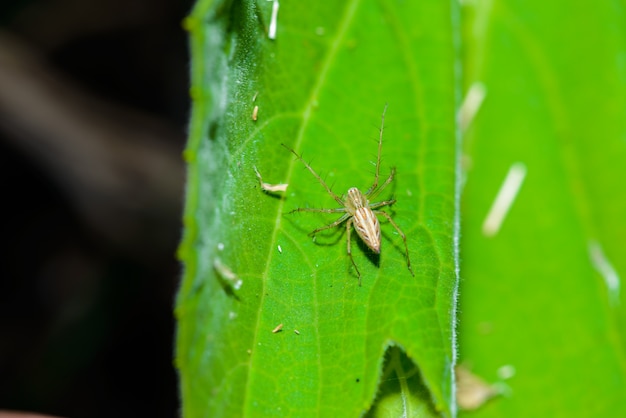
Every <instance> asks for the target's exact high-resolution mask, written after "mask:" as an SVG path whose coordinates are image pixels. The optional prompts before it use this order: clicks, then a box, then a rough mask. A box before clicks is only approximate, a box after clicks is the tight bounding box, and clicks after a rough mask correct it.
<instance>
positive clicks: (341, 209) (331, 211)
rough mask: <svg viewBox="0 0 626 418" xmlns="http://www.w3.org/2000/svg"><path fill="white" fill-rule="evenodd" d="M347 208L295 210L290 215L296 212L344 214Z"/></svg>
mask: <svg viewBox="0 0 626 418" xmlns="http://www.w3.org/2000/svg"><path fill="white" fill-rule="evenodd" d="M345 211H346V208H334V209H318V208H295V209H294V210H292V211H289V212H288V213H294V212H321V213H342V212H345Z"/></svg>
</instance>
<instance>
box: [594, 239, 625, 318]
mask: <svg viewBox="0 0 626 418" xmlns="http://www.w3.org/2000/svg"><path fill="white" fill-rule="evenodd" d="M589 258H591V264H593V267H594V268H595V269H596V271H597V272H598V273H600V275H601V276H602V278H603V279H604V283H605V284H606V287H607V290H608V291H609V303H610V304H611V306H612V307H616V306H617V305H619V287H620V278H619V276H618V274H617V271H615V268H614V267H613V266H612V265H611V263H610V262H609V260H608V259H607V258H606V255H605V254H604V251H603V250H602V246H601V245H600V243H598V242H596V241H590V242H589Z"/></svg>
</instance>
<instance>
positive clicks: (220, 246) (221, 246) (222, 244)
mask: <svg viewBox="0 0 626 418" xmlns="http://www.w3.org/2000/svg"><path fill="white" fill-rule="evenodd" d="M217 249H218V250H220V251H224V243H222V242H218V243H217Z"/></svg>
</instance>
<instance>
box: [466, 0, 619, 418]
mask: <svg viewBox="0 0 626 418" xmlns="http://www.w3.org/2000/svg"><path fill="white" fill-rule="evenodd" d="M475 3H476V4H475V6H472V7H468V8H467V9H465V11H467V12H468V13H467V17H468V22H469V24H470V26H469V27H468V29H469V30H468V32H467V34H468V36H467V37H466V40H467V43H466V45H467V46H468V48H467V51H468V54H467V63H468V66H467V68H468V69H469V71H468V79H467V81H468V84H469V83H471V82H473V81H481V82H482V83H484V85H485V86H486V89H487V95H486V99H485V101H484V104H483V106H482V108H481V109H480V110H479V113H478V115H477V118H476V119H475V120H474V123H473V125H472V127H471V128H470V130H469V131H468V136H467V141H466V151H467V153H468V156H469V158H468V161H469V164H468V175H467V183H466V187H465V189H464V197H463V217H462V219H463V222H462V224H463V231H464V233H463V236H462V237H463V239H462V260H463V262H462V272H463V274H462V277H463V286H462V292H461V308H462V312H463V315H462V317H461V321H460V324H461V327H460V330H461V338H460V340H461V344H460V347H461V349H460V351H461V359H462V362H464V363H467V364H468V365H470V366H471V367H472V370H473V371H474V373H476V374H478V375H480V376H482V377H484V378H485V379H487V380H490V381H496V380H498V377H497V371H498V369H500V368H501V367H502V366H505V365H507V366H513V368H511V367H507V368H506V370H508V371H511V370H515V375H514V376H513V377H512V378H510V380H507V382H506V384H507V385H508V386H509V391H508V395H507V396H503V397H499V398H496V399H494V400H492V401H490V402H489V403H487V404H485V405H484V406H483V407H482V408H481V409H480V410H479V411H477V412H476V413H473V414H471V416H476V417H517V416H520V417H521V416H523V417H557V416H560V417H611V416H626V361H625V360H626V359H625V355H626V352H625V350H624V348H625V343H626V328H625V325H626V321H625V319H626V317H625V313H624V312H625V311H624V306H626V304H625V301H626V299H624V294H623V291H622V292H620V291H619V279H620V277H622V278H623V277H624V274H625V273H626V257H624V248H625V247H624V238H625V237H626V187H625V183H624V181H625V180H626V164H624V162H625V161H626V118H625V110H626V19H625V17H626V16H625V12H624V7H625V5H624V2H620V1H604V2H593V3H586V2H570V1H562V0H559V1H551V2H545V1H537V0H531V1H523V2H520V1H512V0H504V1H499V2H492V1H478V2H475ZM518 162H519V163H522V164H523V165H524V166H525V167H526V169H527V175H526V179H525V181H524V183H523V184H522V186H521V188H520V191H519V194H518V195H517V197H516V199H515V200H514V202H513V204H512V207H511V209H510V211H509V213H508V215H507V216H506V218H505V219H504V221H503V223H502V227H501V229H500V231H499V232H498V233H497V234H496V235H495V236H493V237H487V236H485V235H484V234H483V232H482V231H481V229H482V223H483V221H484V219H485V217H486V214H487V212H488V210H489V208H490V206H491V204H492V202H493V200H494V199H495V196H496V193H497V192H498V189H499V188H500V185H501V184H502V182H503V180H504V178H505V175H506V174H507V171H508V170H509V167H511V166H512V165H513V164H514V163H518ZM468 416H470V414H468Z"/></svg>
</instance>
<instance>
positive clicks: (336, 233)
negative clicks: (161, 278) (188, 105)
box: [177, 0, 626, 417]
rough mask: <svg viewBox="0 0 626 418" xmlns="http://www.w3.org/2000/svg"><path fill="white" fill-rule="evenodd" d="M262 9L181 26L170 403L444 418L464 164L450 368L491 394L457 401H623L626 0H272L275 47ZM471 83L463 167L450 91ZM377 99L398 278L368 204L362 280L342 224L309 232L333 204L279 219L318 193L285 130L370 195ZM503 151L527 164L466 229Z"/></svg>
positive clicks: (538, 406) (340, 186)
mask: <svg viewBox="0 0 626 418" xmlns="http://www.w3.org/2000/svg"><path fill="white" fill-rule="evenodd" d="M316 3H320V4H316ZM272 4H273V3H272V2H266V1H262V0H260V1H258V2H253V1H225V2H216V3H214V2H212V1H199V2H198V4H197V5H196V8H195V9H194V12H193V14H192V15H191V17H190V18H189V19H188V20H187V21H186V25H187V27H188V29H189V30H190V33H191V39H192V43H191V45H192V73H193V86H192V91H191V93H192V97H193V99H194V103H193V109H192V112H193V114H192V120H191V125H190V141H189V146H188V149H187V152H186V158H187V159H188V161H189V183H188V193H187V205H186V213H185V238H184V240H183V244H182V245H181V250H180V256H181V259H182V260H183V262H184V266H185V275H184V281H183V283H182V286H181V289H180V293H179V298H178V303H177V315H178V318H179V331H178V347H177V365H178V367H179V370H180V373H181V392H182V401H183V412H184V415H185V416H188V417H196V416H211V417H213V416H242V415H246V416H299V417H302V416H356V415H359V414H366V415H367V416H399V415H402V414H404V415H405V416H437V415H443V416H454V415H455V413H456V407H455V405H454V402H453V400H452V397H453V382H452V380H453V372H452V367H453V364H454V359H455V353H454V351H453V350H454V348H455V341H454V332H453V330H454V325H455V323H456V321H457V319H456V318H455V308H456V300H455V295H456V278H455V266H456V261H455V253H456V251H457V249H456V248H455V245H457V243H458V240H457V238H458V234H457V233H456V231H455V225H456V219H457V217H458V216H459V211H458V210H455V209H456V208H458V203H459V202H458V197H457V196H458V192H459V190H458V188H457V187H456V186H455V184H457V181H456V179H457V178H458V177H459V176H461V175H462V176H463V178H464V179H465V182H464V186H463V191H462V192H463V193H462V196H463V199H462V207H461V209H462V214H461V225H462V231H463V233H462V234H461V236H460V239H461V241H460V250H461V259H462V263H461V277H462V279H463V280H462V282H461V284H462V286H461V293H460V294H461V299H460V308H461V312H462V315H461V317H460V319H459V321H458V322H459V335H460V341H459V344H458V345H459V351H460V362H461V363H462V364H464V365H465V366H467V367H468V368H470V369H471V370H472V371H473V373H475V374H476V375H478V376H480V377H482V378H483V379H485V380H487V381H490V382H496V381H501V382H500V383H501V384H500V386H499V387H500V388H506V390H504V391H503V392H504V393H503V394H502V395H501V396H498V397H496V398H495V399H492V400H490V401H488V402H486V403H485V404H484V405H481V406H480V407H479V408H478V410H477V411H474V412H471V413H470V412H462V413H461V414H460V415H462V416H465V415H467V416H469V415H471V416H476V417H483V416H484V417H502V416H504V417H516V416H523V417H528V416H533V417H543V416H546V417H547V416H549V417H555V416H563V417H590V416H594V417H595V416H624V415H626V358H625V356H626V353H625V345H626V333H625V330H626V328H625V325H626V317H625V315H626V314H625V313H624V308H623V306H625V303H624V296H623V292H620V289H619V280H620V278H621V277H623V276H624V274H625V272H626V257H624V256H623V248H624V245H623V243H622V241H623V239H624V237H626V221H625V219H626V190H625V187H624V179H626V164H624V161H626V122H625V121H626V118H624V110H625V109H626V36H625V34H626V19H625V12H624V4H623V3H620V2H616V1H613V2H611V1H607V2H600V3H593V4H592V5H591V4H587V3H581V2H578V3H576V2H573V3H572V2H565V1H564V0H557V1H553V2H547V3H546V2H539V1H538V0H529V1H523V2H520V1H514V0H503V1H499V2H494V1H490V0H475V1H470V0H466V1H464V2H463V4H464V6H463V8H462V12H463V14H462V18H463V23H464V25H463V27H462V28H461V27H460V21H459V19H458V18H457V17H458V15H459V12H460V11H459V10H457V7H458V6H456V2H455V1H452V2H449V3H447V2H439V1H434V0H430V1H419V2H417V1H400V0H378V1H374V0H370V1H361V2H359V1H356V0H353V1H346V2H295V1H293V0H291V1H287V0H284V1H281V7H280V12H279V16H278V32H277V38H276V40H270V39H268V36H267V32H268V26H269V23H270V16H271V9H272ZM457 40H458V41H459V42H457ZM457 43H458V44H459V46H460V47H461V50H462V55H459V53H458V51H457V48H456V44H457ZM461 68H463V73H464V78H463V84H464V88H463V89H461V88H459V86H458V83H457V77H456V76H455V74H459V71H458V70H460V69H461ZM476 82H480V83H482V84H483V85H484V86H485V88H486V92H487V93H486V97H485V100H484V102H483V104H482V107H481V108H480V109H479V110H478V113H477V115H476V118H475V119H474V120H473V121H471V123H470V125H469V127H468V128H467V130H466V131H465V132H463V134H464V145H463V147H464V149H463V151H464V156H463V158H462V162H463V171H462V173H461V172H460V170H459V169H458V168H457V164H456V163H455V162H456V160H457V156H458V155H459V154H460V152H459V150H458V149H457V146H456V144H457V141H456V137H457V136H458V135H457V133H456V132H457V128H456V126H457V124H456V119H455V114H456V110H457V108H458V106H457V105H458V103H457V98H458V97H460V96H461V94H460V91H463V92H467V91H469V89H470V86H472V85H475V84H474V83H476ZM255 96H256V99H255V100H254V101H253V97H255ZM385 103H389V109H388V112H387V115H386V122H385V131H384V141H383V163H382V169H381V176H383V177H386V176H387V175H388V173H389V170H390V169H391V167H392V166H395V167H396V168H397V176H396V179H395V181H394V182H393V183H392V185H390V186H389V188H388V189H387V190H386V191H385V192H384V193H383V194H381V196H380V197H379V198H380V199H381V200H383V199H387V198H389V197H390V196H394V197H395V198H396V199H397V203H396V204H395V205H394V206H393V207H392V208H385V210H388V211H389V212H390V213H391V214H392V216H393V219H394V220H395V221H396V222H397V223H398V225H399V226H400V227H401V228H402V229H403V231H404V232H405V233H406V234H407V238H408V243H409V249H410V252H411V259H412V264H413V270H414V271H415V277H413V276H411V275H410V274H409V272H408V271H407V268H406V260H405V258H404V253H403V244H402V240H401V239H400V237H399V236H398V235H397V233H396V232H395V230H394V229H393V227H392V226H391V225H389V223H387V222H386V221H384V220H383V225H382V229H383V235H384V236H383V249H382V253H381V255H380V257H379V258H378V257H375V256H374V255H372V254H371V252H369V250H367V248H366V247H365V246H364V245H363V244H362V243H361V242H360V240H359V239H358V238H357V237H356V236H355V234H353V238H352V249H353V253H354V257H355V261H356V263H357V264H358V266H359V268H360V270H361V272H362V287H359V285H358V280H357V278H356V275H355V273H354V269H353V268H352V266H351V264H350V261H349V259H348V257H347V255H346V246H345V241H346V233H345V228H341V227H339V228H336V229H334V230H329V231H328V233H321V234H319V235H318V237H317V239H316V241H313V240H312V239H311V238H310V237H308V236H307V233H309V232H310V231H312V230H313V229H315V228H318V227H320V226H323V225H326V224H328V223H331V222H332V221H333V220H335V219H336V218H337V217H333V216H332V215H327V214H312V213H297V214H288V212H289V211H291V210H292V209H294V208H297V207H317V208H331V207H336V203H335V202H334V201H333V200H332V198H331V197H330V196H328V194H327V193H326V192H325V191H324V189H323V187H322V186H321V185H320V184H319V182H318V181H317V180H316V179H315V178H313V176H311V174H310V173H309V172H308V171H307V170H306V169H304V168H303V167H302V165H301V164H300V163H299V162H298V161H297V160H295V159H294V158H293V156H292V155H291V154H290V153H289V152H288V151H287V150H286V149H285V148H283V147H281V146H280V144H281V143H285V144H287V145H288V146H290V147H293V148H294V149H295V150H296V151H297V152H298V153H302V154H304V158H305V159H306V160H307V161H311V164H312V166H313V167H314V168H315V169H316V170H317V171H318V172H320V173H322V175H323V177H324V178H325V179H326V180H327V181H328V182H329V183H330V184H333V185H334V186H333V190H335V191H336V192H338V193H344V192H345V191H346V190H347V189H348V188H349V187H352V186H356V187H359V188H361V189H362V190H366V189H367V188H368V187H369V186H370V185H371V182H372V181H373V171H374V168H373V166H372V165H370V164H369V162H370V161H373V160H374V159H375V155H376V140H377V138H378V126H379V124H380V116H381V113H382V109H383V107H384V105H385ZM257 105H258V106H259V112H258V121H256V122H255V121H253V120H252V118H251V115H252V111H253V108H254V106H257ZM255 166H256V167H257V168H258V169H259V171H260V172H261V173H262V175H263V177H264V180H265V181H266V182H269V183H288V184H289V187H288V190H287V192H286V193H275V194H270V193H266V192H263V191H262V190H261V189H260V187H259V183H258V181H257V179H256V177H255V174H254V167H255ZM512 166H516V167H524V169H525V170H526V177H525V179H524V181H523V183H522V185H521V188H520V190H519V193H517V195H516V196H515V198H514V199H513V202H512V205H511V209H510V211H509V212H508V213H507V214H506V216H505V217H504V219H503V223H502V225H501V227H500V228H499V229H498V230H497V231H496V232H495V233H494V234H492V235H488V234H485V232H484V231H483V223H484V221H485V218H486V216H487V213H488V212H489V209H490V207H491V205H492V203H493V202H494V200H495V197H496V195H497V193H498V190H499V188H500V187H501V185H502V183H503V181H504V178H505V176H506V175H507V172H508V171H509V169H510V168H511V167H512ZM216 263H217V264H216ZM216 265H217V266H218V268H216ZM220 268H221V270H222V271H221V273H220V272H218V270H219V269H220ZM227 269H231V270H232V271H233V272H234V273H235V274H236V275H237V276H238V278H240V279H241V280H242V286H241V288H239V289H236V288H234V286H233V281H232V280H230V279H228V275H229V273H228V270H227ZM278 324H283V329H282V331H281V332H279V333H272V329H274V327H276V326H277V325H278ZM295 330H297V331H298V333H296V332H295ZM504 366H506V367H504ZM502 370H507V371H508V372H509V374H510V372H511V371H514V375H513V376H512V377H509V378H508V379H506V381H505V382H502V380H504V378H503V377H502V375H501V373H500V376H499V374H498V373H499V371H500V372H501V371H502Z"/></svg>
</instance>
